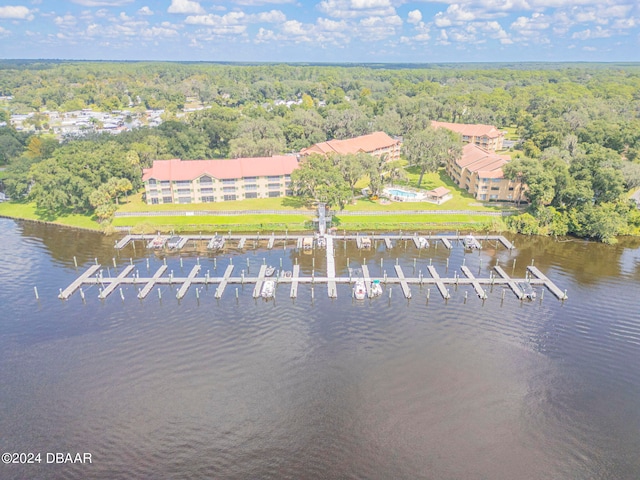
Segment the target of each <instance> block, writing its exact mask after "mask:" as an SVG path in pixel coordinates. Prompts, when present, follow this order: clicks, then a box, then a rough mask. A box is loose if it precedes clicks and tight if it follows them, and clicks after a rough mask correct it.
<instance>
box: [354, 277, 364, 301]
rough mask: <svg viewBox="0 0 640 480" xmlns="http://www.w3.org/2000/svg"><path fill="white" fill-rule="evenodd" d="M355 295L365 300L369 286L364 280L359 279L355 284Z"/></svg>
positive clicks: (357, 298) (358, 298)
mask: <svg viewBox="0 0 640 480" xmlns="http://www.w3.org/2000/svg"><path fill="white" fill-rule="evenodd" d="M353 296H354V297H355V298H356V300H364V298H365V297H366V296H367V287H366V286H365V284H364V280H357V281H356V284H355V285H354V286H353Z"/></svg>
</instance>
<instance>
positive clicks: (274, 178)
mask: <svg viewBox="0 0 640 480" xmlns="http://www.w3.org/2000/svg"><path fill="white" fill-rule="evenodd" d="M281 178H282V177H280V175H270V176H268V177H267V180H268V181H270V182H278V181H280V179H281Z"/></svg>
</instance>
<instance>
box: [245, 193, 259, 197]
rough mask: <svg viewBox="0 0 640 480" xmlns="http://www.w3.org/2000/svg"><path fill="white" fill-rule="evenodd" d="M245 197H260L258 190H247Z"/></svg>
mask: <svg viewBox="0 0 640 480" xmlns="http://www.w3.org/2000/svg"><path fill="white" fill-rule="evenodd" d="M244 198H258V192H247V193H245V194H244Z"/></svg>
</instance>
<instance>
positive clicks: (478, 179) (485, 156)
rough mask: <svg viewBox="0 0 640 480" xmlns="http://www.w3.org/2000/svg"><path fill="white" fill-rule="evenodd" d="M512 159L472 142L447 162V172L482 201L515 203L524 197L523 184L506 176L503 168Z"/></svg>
mask: <svg viewBox="0 0 640 480" xmlns="http://www.w3.org/2000/svg"><path fill="white" fill-rule="evenodd" d="M510 160H511V158H510V157H509V156H508V155H498V154H496V153H494V152H490V151H488V150H485V149H483V148H480V147H478V146H477V145H475V144H473V143H469V144H467V145H465V146H464V147H463V149H462V156H461V157H460V158H459V159H458V160H450V161H449V162H448V163H447V165H446V171H447V174H449V176H450V177H451V178H452V179H453V181H454V182H455V183H457V184H458V185H459V186H460V187H461V188H464V189H465V190H467V191H468V192H469V193H470V194H472V195H473V196H474V197H475V198H477V199H478V200H484V201H495V202H514V201H518V200H521V198H522V192H523V185H522V184H521V183H520V182H513V181H511V180H509V179H507V178H504V174H503V172H502V167H503V166H504V165H506V164H507V163H509V161H510Z"/></svg>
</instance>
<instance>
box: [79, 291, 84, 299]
mask: <svg viewBox="0 0 640 480" xmlns="http://www.w3.org/2000/svg"><path fill="white" fill-rule="evenodd" d="M80 298H82V301H83V302H84V290H82V289H80Z"/></svg>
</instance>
